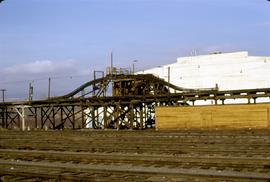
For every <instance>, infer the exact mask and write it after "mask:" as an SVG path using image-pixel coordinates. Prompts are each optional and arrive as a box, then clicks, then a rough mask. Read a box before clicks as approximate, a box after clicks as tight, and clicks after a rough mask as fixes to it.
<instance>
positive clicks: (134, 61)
mask: <svg viewBox="0 0 270 182" xmlns="http://www.w3.org/2000/svg"><path fill="white" fill-rule="evenodd" d="M137 62H138V60H133V63H132V73H133V75H134V74H135V63H137Z"/></svg>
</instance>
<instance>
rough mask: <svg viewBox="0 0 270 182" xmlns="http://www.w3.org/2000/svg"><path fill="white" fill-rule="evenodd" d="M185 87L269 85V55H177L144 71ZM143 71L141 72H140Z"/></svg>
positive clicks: (258, 86)
mask: <svg viewBox="0 0 270 182" xmlns="http://www.w3.org/2000/svg"><path fill="white" fill-rule="evenodd" d="M168 67H170V82H171V83H172V84H175V85H177V86H180V87H185V88H194V89H202V88H214V87H215V85H216V84H218V87H219V90H236V89H254V88H269V87H270V57H255V56H249V55H248V52H235V53H222V54H212V55H202V56H192V57H181V58H177V62H176V63H173V64H169V65H164V66H161V67H156V68H152V69H148V70H145V71H143V73H151V74H154V75H156V76H159V77H160V78H163V79H165V80H168ZM140 73H142V72H140Z"/></svg>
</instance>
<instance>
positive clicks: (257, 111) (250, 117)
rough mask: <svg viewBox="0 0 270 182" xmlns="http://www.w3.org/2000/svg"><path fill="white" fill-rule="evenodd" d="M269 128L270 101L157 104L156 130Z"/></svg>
mask: <svg viewBox="0 0 270 182" xmlns="http://www.w3.org/2000/svg"><path fill="white" fill-rule="evenodd" d="M244 128H252V129H266V128H268V129H270V104H245V105H242V104H241V105H240V104H239V105H215V106H213V105H211V106H179V107H173V106H172V107H157V108H156V129H244Z"/></svg>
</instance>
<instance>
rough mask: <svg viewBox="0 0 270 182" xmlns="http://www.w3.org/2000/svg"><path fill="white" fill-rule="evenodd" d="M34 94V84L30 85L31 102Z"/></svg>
mask: <svg viewBox="0 0 270 182" xmlns="http://www.w3.org/2000/svg"><path fill="white" fill-rule="evenodd" d="M33 93H34V87H33V85H32V82H30V83H29V97H28V99H29V101H32V100H33Z"/></svg>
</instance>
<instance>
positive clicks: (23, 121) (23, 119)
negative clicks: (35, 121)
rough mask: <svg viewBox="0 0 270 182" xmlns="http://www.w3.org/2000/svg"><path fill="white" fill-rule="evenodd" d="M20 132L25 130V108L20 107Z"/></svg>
mask: <svg viewBox="0 0 270 182" xmlns="http://www.w3.org/2000/svg"><path fill="white" fill-rule="evenodd" d="M22 130H23V131H24V130H25V108H24V107H22Z"/></svg>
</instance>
